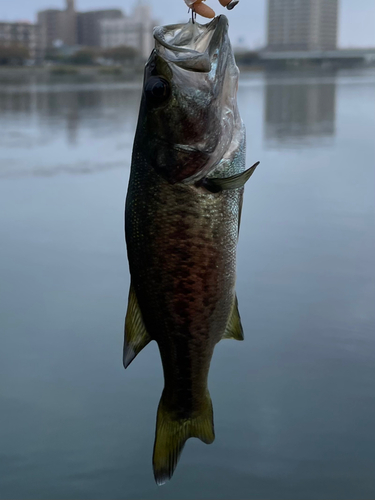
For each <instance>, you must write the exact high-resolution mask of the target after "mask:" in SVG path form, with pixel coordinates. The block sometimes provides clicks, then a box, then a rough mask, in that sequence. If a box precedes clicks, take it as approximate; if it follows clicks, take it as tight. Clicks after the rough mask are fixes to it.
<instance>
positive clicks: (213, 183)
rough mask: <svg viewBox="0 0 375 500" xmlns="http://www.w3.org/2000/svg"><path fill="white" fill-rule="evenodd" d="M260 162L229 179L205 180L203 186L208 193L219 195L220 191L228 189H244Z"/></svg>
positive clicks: (202, 182)
mask: <svg viewBox="0 0 375 500" xmlns="http://www.w3.org/2000/svg"><path fill="white" fill-rule="evenodd" d="M259 163H260V162H259V161H258V162H256V163H254V165H253V166H252V167H250V168H248V169H247V170H245V172H241V173H240V174H236V175H232V176H231V177H227V178H223V179H220V178H214V179H210V178H205V179H203V180H202V181H201V185H202V186H203V187H205V188H206V189H207V191H211V193H219V192H220V191H224V190H227V189H237V188H241V187H243V186H244V185H245V184H246V182H247V181H248V180H249V179H250V177H251V176H252V175H253V173H254V171H255V169H256V168H257V166H258V165H259Z"/></svg>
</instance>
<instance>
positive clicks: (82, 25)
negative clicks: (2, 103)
mask: <svg viewBox="0 0 375 500" xmlns="http://www.w3.org/2000/svg"><path fill="white" fill-rule="evenodd" d="M123 17H124V14H123V12H122V10H120V9H107V10H91V11H89V12H79V13H78V17H77V29H78V31H77V36H78V45H84V46H87V47H100V36H101V35H100V23H101V22H102V21H104V20H106V19H121V18H123Z"/></svg>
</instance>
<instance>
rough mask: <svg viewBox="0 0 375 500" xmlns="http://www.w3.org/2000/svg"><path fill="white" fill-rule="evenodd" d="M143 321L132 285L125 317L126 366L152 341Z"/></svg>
mask: <svg viewBox="0 0 375 500" xmlns="http://www.w3.org/2000/svg"><path fill="white" fill-rule="evenodd" d="M150 340H151V337H150V336H149V334H148V333H147V330H146V327H145V325H144V323H143V319H142V314H141V310H140V309H139V305H138V300H137V297H136V295H135V291H134V288H133V286H132V285H130V290H129V301H128V310H127V312H126V318H125V340H124V357H123V361H124V367H125V368H127V367H128V366H129V365H130V363H131V362H132V361H133V359H134V358H135V357H136V356H137V354H138V353H139V352H141V350H142V349H143V348H144V347H146V345H147V344H148V343H149V342H150Z"/></svg>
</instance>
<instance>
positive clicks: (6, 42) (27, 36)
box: [0, 22, 40, 59]
mask: <svg viewBox="0 0 375 500" xmlns="http://www.w3.org/2000/svg"><path fill="white" fill-rule="evenodd" d="M38 28H39V27H38V25H36V24H32V23H28V22H15V23H8V22H0V45H3V46H5V47H9V46H12V45H20V46H23V47H25V48H26V49H27V50H28V51H29V56H30V59H39V57H40V54H39V47H40V44H39V29H38Z"/></svg>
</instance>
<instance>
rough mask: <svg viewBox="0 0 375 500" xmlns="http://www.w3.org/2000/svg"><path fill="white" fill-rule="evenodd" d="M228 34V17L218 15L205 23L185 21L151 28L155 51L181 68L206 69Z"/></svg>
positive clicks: (209, 67) (203, 70)
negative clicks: (185, 22)
mask: <svg viewBox="0 0 375 500" xmlns="http://www.w3.org/2000/svg"><path fill="white" fill-rule="evenodd" d="M227 34H228V19H227V18H226V17H225V16H219V17H216V18H215V19H213V20H212V21H211V22H210V23H208V24H199V23H193V22H191V21H190V22H189V23H187V24H172V25H170V26H158V27H156V28H155V29H154V38H155V40H156V47H155V48H156V51H157V52H158V53H159V55H161V56H162V57H163V58H164V59H165V60H167V61H168V62H172V63H174V64H176V65H177V66H180V67H181V68H184V69H187V70H190V71H198V72H209V71H210V70H211V63H212V59H213V57H214V54H217V52H218V51H219V52H220V50H221V48H222V47H223V46H225V44H224V39H225V37H226V36H227Z"/></svg>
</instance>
